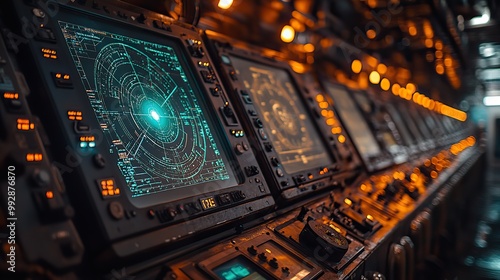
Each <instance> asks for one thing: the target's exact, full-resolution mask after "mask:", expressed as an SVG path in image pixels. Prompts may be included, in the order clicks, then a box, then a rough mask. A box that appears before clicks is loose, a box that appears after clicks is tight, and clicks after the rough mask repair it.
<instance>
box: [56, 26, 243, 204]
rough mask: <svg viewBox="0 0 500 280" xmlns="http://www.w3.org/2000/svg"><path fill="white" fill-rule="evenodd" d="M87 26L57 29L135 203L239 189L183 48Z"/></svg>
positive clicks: (115, 29)
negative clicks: (200, 188)
mask: <svg viewBox="0 0 500 280" xmlns="http://www.w3.org/2000/svg"><path fill="white" fill-rule="evenodd" d="M88 22H89V25H90V26H82V25H78V24H74V23H69V22H65V21H59V27H60V29H61V31H62V33H63V35H64V38H65V40H66V43H67V46H68V49H69V52H70V54H71V57H72V58H73V62H74V65H75V66H76V69H77V71H78V73H79V76H80V79H81V82H82V84H83V86H84V88H85V92H84V93H82V94H86V95H87V97H88V100H89V102H90V105H91V107H92V109H93V111H94V113H95V117H96V118H97V121H98V122H99V124H100V129H101V131H102V134H103V138H104V139H103V141H105V143H104V142H103V143H102V144H104V145H107V147H108V149H107V150H108V151H109V153H111V154H112V155H114V156H115V157H116V160H117V161H116V164H117V167H118V169H119V171H120V173H121V175H122V176H123V178H124V179H125V182H126V184H127V191H128V194H129V195H130V197H131V198H132V199H131V201H132V203H134V204H135V205H136V206H139V207H145V206H149V205H153V204H157V203H161V202H167V201H171V200H175V199H180V198H184V197H187V196H189V195H192V194H193V191H189V190H188V191H186V189H190V188H191V187H193V186H197V185H201V184H203V185H206V184H210V186H211V187H212V188H213V189H221V188H227V187H231V186H234V185H236V184H237V182H236V178H235V175H234V173H233V171H232V169H231V167H230V164H229V161H228V158H227V156H226V154H225V152H224V150H223V149H222V145H221V140H220V136H218V134H217V130H216V128H215V125H214V123H213V122H212V121H211V120H210V119H209V117H208V113H207V107H205V105H204V102H203V100H202V98H201V91H200V89H199V88H198V87H197V86H196V82H195V79H194V77H193V76H192V73H191V72H190V68H189V66H188V64H187V62H186V60H185V57H184V55H183V51H182V49H181V46H180V42H178V41H175V40H172V39H168V38H167V37H161V38H158V36H157V35H156V36H154V35H155V34H153V33H148V32H144V31H143V32H142V33H140V34H134V30H128V29H124V28H123V27H121V28H122V29H118V27H111V26H108V25H107V24H106V22H105V21H104V20H103V21H102V22H96V21H88ZM106 26H108V28H106ZM136 33H137V32H136ZM121 34H128V35H129V36H132V37H127V36H124V35H121ZM137 38H141V39H137ZM102 144H101V145H102Z"/></svg>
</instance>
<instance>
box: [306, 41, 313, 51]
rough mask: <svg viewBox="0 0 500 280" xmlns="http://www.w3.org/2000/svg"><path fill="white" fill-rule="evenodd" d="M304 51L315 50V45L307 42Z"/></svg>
mask: <svg viewBox="0 0 500 280" xmlns="http://www.w3.org/2000/svg"><path fill="white" fill-rule="evenodd" d="M304 51H305V52H313V51H314V45H313V44H311V43H308V44H305V45H304Z"/></svg>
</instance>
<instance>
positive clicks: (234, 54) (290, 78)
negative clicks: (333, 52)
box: [224, 50, 336, 176]
mask: <svg viewBox="0 0 500 280" xmlns="http://www.w3.org/2000/svg"><path fill="white" fill-rule="evenodd" d="M224 55H225V56H227V57H228V58H229V59H230V61H231V63H230V65H231V66H232V67H233V68H234V69H235V70H236V71H239V69H238V68H237V67H236V66H235V65H234V63H233V60H232V58H236V59H240V60H243V61H245V62H248V63H251V64H255V65H256V66H257V67H258V66H264V67H266V68H270V69H271V70H272V71H278V72H282V73H283V74H285V75H286V77H287V81H286V82H288V83H290V85H291V87H293V89H294V91H295V94H296V99H297V101H299V107H301V109H302V111H303V113H304V115H306V116H307V118H308V120H307V122H308V123H309V126H310V127H309V128H310V129H311V130H313V131H314V133H315V134H316V136H317V139H318V142H319V143H318V144H320V145H321V146H322V150H323V152H324V154H325V155H326V160H328V163H324V164H321V165H318V166H311V165H308V164H305V165H303V167H304V168H301V169H300V170H296V171H294V172H289V171H287V170H286V169H285V172H286V173H287V174H289V175H292V176H293V175H294V174H303V173H307V172H310V171H311V170H317V169H318V167H321V168H323V167H330V166H332V165H334V164H335V162H336V161H335V158H334V156H333V154H332V151H330V149H329V147H328V145H327V143H325V141H326V140H325V137H324V135H323V133H322V132H321V130H320V128H319V127H318V123H317V122H316V121H315V120H314V117H313V115H312V112H311V110H310V108H308V106H307V103H306V100H304V96H303V94H302V92H301V90H300V87H299V86H298V84H297V81H296V78H295V77H294V75H292V73H291V70H290V69H289V68H288V67H285V66H283V65H281V64H280V63H279V62H276V63H270V62H268V61H266V60H264V59H258V58H257V57H249V56H245V55H244V54H243V53H240V52H238V51H235V50H232V51H228V52H225V53H224ZM262 58H264V57H262ZM239 79H241V78H240V77H239ZM245 89H247V88H246V87H245ZM247 90H248V89H247ZM254 107H255V108H256V110H257V112H258V115H259V116H260V117H263V114H262V113H263V112H262V111H261V109H260V108H258V105H256V106H254ZM248 119H250V118H248ZM252 126H253V125H252ZM264 129H266V131H267V133H268V134H269V133H270V132H269V131H268V126H266V125H265V126H264ZM268 137H269V136H268ZM257 139H259V137H258V136H257ZM259 141H260V140H259ZM267 141H269V142H273V141H272V140H271V139H268V140H267ZM273 145H274V142H273ZM276 155H277V156H278V158H280V161H281V155H280V153H278V152H277V151H276Z"/></svg>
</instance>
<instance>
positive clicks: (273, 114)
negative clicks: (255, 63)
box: [252, 72, 313, 150]
mask: <svg viewBox="0 0 500 280" xmlns="http://www.w3.org/2000/svg"><path fill="white" fill-rule="evenodd" d="M254 78H255V80H254V84H253V86H252V89H254V90H255V92H256V93H257V94H255V95H256V97H257V100H256V103H258V104H260V105H261V108H262V111H263V115H264V117H265V118H266V121H267V123H268V125H269V126H270V131H271V133H272V134H274V135H276V138H277V139H279V141H280V143H281V145H283V150H298V149H305V148H308V147H309V146H310V145H311V143H313V141H311V138H310V134H309V132H308V130H307V124H306V123H305V120H306V118H307V116H306V114H305V112H304V111H303V110H301V108H300V106H302V105H301V104H300V101H299V100H298V96H297V93H296V92H295V90H294V89H293V87H291V85H290V87H287V85H283V84H282V82H281V81H280V80H279V79H277V78H276V77H275V76H274V75H273V73H270V72H269V73H262V74H260V73H259V74H256V75H254ZM285 87H286V88H285Z"/></svg>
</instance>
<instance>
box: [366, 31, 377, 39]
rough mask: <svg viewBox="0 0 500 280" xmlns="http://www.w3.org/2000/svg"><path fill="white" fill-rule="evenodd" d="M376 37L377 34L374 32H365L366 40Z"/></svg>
mask: <svg viewBox="0 0 500 280" xmlns="http://www.w3.org/2000/svg"><path fill="white" fill-rule="evenodd" d="M376 36H377V32H375V30H373V29H368V30H367V31H366V37H368V39H374V38H375V37H376Z"/></svg>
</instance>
